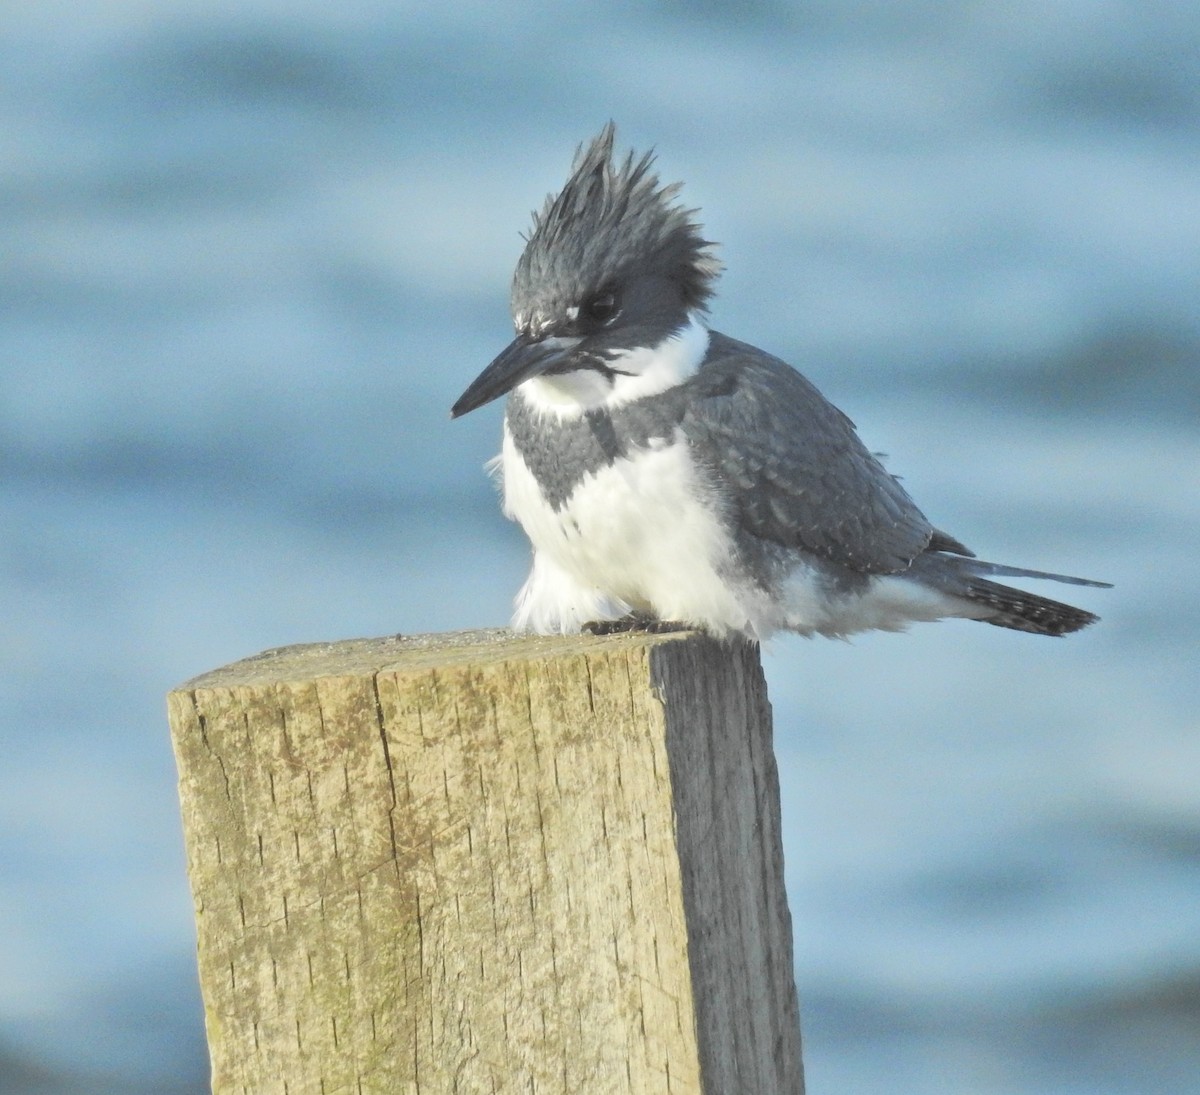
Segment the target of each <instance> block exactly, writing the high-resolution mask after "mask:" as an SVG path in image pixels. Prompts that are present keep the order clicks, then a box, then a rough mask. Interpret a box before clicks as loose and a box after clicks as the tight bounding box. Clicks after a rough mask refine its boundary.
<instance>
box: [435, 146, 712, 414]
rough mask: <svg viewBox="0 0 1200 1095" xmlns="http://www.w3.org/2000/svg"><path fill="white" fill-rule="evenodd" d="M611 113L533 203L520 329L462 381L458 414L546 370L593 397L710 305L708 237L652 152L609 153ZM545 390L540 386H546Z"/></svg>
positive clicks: (552, 390)
mask: <svg viewBox="0 0 1200 1095" xmlns="http://www.w3.org/2000/svg"><path fill="white" fill-rule="evenodd" d="M614 135H615V130H614V127H613V124H612V123H611V122H610V123H609V124H608V125H606V126H605V127H604V129H602V130H601V131H600V133H599V135H598V136H597V137H596V138H595V139H594V140H593V141H592V142H591V144H589V145H588V146H587V147H586V148H582V147H581V148H580V150H579V151H578V152H577V153H576V155H575V162H574V165H573V167H572V171H571V177H570V178H569V179H568V180H567V182H566V185H565V186H564V187H563V188H562V190H561V191H560V192H559V193H558V194H557V195H554V196H551V197H549V198H547V200H546V204H545V205H544V206H543V207H542V210H541V212H538V213H534V215H533V229H532V231H531V232H530V234H529V236H528V238H527V240H526V243H525V250H524V253H523V254H522V255H521V258H520V260H519V261H518V263H517V269H516V272H515V274H514V275H513V285H512V312H513V321H514V323H515V325H516V332H517V336H516V338H515V339H514V340H513V342H512V343H511V344H510V345H509V346H508V348H507V349H505V350H504V351H503V353H501V354H500V356H499V357H497V358H496V359H495V361H493V362H492V363H491V364H490V365H489V366H488V367H487V368H486V369H485V370H484V371H483V372H482V373H481V374H480V375H479V377H478V378H477V379H476V380H475V381H474V382H473V383H472V384H471V386H470V387H469V388H468V389H467V390H466V391H465V392H464V393H463V395H462V397H461V398H460V399H459V400H458V402H457V403H455V405H454V408H453V410H452V411H451V415H452V416H453V417H455V418H457V417H458V416H459V415H463V414H466V413H467V412H468V411H472V410H474V409H475V408H477V407H481V406H483V405H484V404H485V403H488V402H490V401H491V400H493V399H496V398H498V397H499V396H501V395H504V394H505V393H506V392H509V391H511V390H512V389H513V388H515V387H517V386H518V385H520V384H523V383H524V382H526V381H528V380H532V379H534V378H542V380H543V384H542V387H544V388H546V389H547V393H548V394H549V396H550V398H551V399H555V398H558V397H559V396H561V398H562V399H563V400H564V401H565V402H567V403H573V404H577V405H579V406H583V407H586V406H587V405H588V404H589V403H593V404H600V403H603V402H604V401H605V398H606V396H607V395H609V394H611V392H612V390H613V388H614V385H615V384H616V383H617V382H618V380H619V378H620V377H622V376H624V377H629V376H631V375H634V374H635V372H636V370H638V369H639V368H641V367H642V365H641V363H642V361H643V359H644V358H646V356H647V355H638V354H637V353H635V351H638V350H641V349H644V348H651V347H656V346H659V345H660V344H662V343H663V342H664V340H666V339H669V338H671V337H672V336H673V335H674V334H675V333H676V332H679V331H681V330H683V329H684V328H685V327H687V325H688V324H689V320H690V319H691V317H693V316H694V315H695V314H697V313H702V312H704V311H705V310H706V306H707V303H708V299H709V297H710V296H711V295H712V291H713V282H714V281H715V280H716V277H717V275H718V274H719V273H720V269H721V267H720V263H719V262H718V261H717V259H716V258H715V256H714V254H713V244H712V243H710V242H709V241H708V240H705V239H704V238H703V237H702V236H701V234H700V226H699V225H698V224H697V223H696V222H695V221H694V220H693V219H692V218H693V215H694V213H695V210H691V209H685V208H683V207H681V206H680V205H679V204H677V202H676V200H675V199H676V197H677V196H678V193H679V189H680V187H679V184H678V183H675V184H672V185H669V186H660V185H659V182H658V178H657V176H656V175H654V173H653V172H652V170H651V168H652V167H653V163H654V159H653V155H652V154H650V153H647V154H646V155H644V156H642V157H640V158H637V159H635V158H634V155H633V153H629V154H628V155H627V156H626V157H625V159H624V160H623V161H622V162H617V161H615V160H614V158H613V138H614ZM547 393H543V394H547Z"/></svg>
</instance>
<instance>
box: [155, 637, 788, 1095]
mask: <svg viewBox="0 0 1200 1095" xmlns="http://www.w3.org/2000/svg"><path fill="white" fill-rule="evenodd" d="M169 706H170V718H171V728H172V734H173V738H174V745H175V751H176V757H177V761H178V765H179V786H180V798H181V802H182V810H183V822H184V831H185V836H186V842H187V853H188V872H189V875H190V878H191V883H192V890H193V894H194V897H195V904H196V922H197V927H198V936H199V947H198V950H199V965H200V981H201V987H202V989H203V995H204V1004H205V1015H206V1022H207V1027H208V1039H209V1047H210V1053H211V1057H212V1083H213V1091H214V1092H216V1093H218V1095H226V1093H237V1095H243V1093H247V1095H268V1093H279V1095H310V1093H311V1095H335V1093H350V1095H397V1093H401V1092H404V1093H413V1095H418V1093H419V1095H443V1093H445V1095H450V1093H462V1095H474V1093H477V1092H478V1093H488V1095H491V1093H499V1095H503V1093H509V1092H512V1093H521V1095H607V1093H614V1095H615V1093H622V1095H626V1093H629V1095H658V1093H660V1092H661V1093H667V1092H674V1093H679V1095H686V1093H704V1095H799V1093H801V1092H802V1091H803V1086H804V1085H803V1076H802V1071H801V1062H800V1026H799V1019H798V1013H797V1004H796V991H795V983H794V978H793V973H792V943H791V920H790V917H789V914H788V908H787V901H786V898H785V895H784V888H783V870H782V866H783V859H782V850H781V845H780V831H779V791H778V780H777V775H776V768H775V761H774V755H773V753H772V748H771V715H770V706H769V704H768V702H767V698H766V690H765V686H764V683H763V678H762V671H761V669H760V667H759V662H758V653H757V648H755V647H752V646H749V645H745V644H739V645H722V644H720V643H717V642H715V641H713V640H711V639H708V638H705V637H703V636H700V635H696V634H692V633H680V634H668V635H647V634H642V633H635V634H627V635H615V636H611V637H606V638H592V637H569V638H524V639H516V638H513V637H512V636H510V635H508V634H506V633H503V632H470V633H463V634H453V635H441V636H436V635H435V636H423V637H418V638H400V637H397V638H388V639H372V640H355V641H351V642H342V643H332V644H318V645H311V646H300V647H289V648H285V649H282V650H275V651H269V652H267V653H265V654H262V655H259V656H258V657H255V658H250V659H248V660H246V661H243V662H238V663H236V664H234V665H231V666H228V667H227V668H224V669H219V670H216V671H215V672H213V673H209V674H207V675H205V676H203V677H199V678H197V679H196V680H194V681H190V682H189V683H187V684H185V685H183V686H181V687H180V688H179V689H177V690H176V691H174V692H172V693H171V694H170V696H169Z"/></svg>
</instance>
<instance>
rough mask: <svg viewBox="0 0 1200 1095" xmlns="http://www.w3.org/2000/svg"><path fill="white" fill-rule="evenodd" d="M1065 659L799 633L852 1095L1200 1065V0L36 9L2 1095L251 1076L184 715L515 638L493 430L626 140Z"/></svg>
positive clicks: (5, 82) (5, 185) (0, 104)
mask: <svg viewBox="0 0 1200 1095" xmlns="http://www.w3.org/2000/svg"><path fill="white" fill-rule="evenodd" d="M610 117H611V118H614V119H616V121H617V123H618V125H619V129H620V133H619V136H620V139H621V141H622V143H623V144H625V145H629V144H632V145H634V146H635V147H637V148H639V149H643V148H646V147H648V146H650V145H655V146H657V147H658V149H659V153H660V166H661V169H662V172H663V174H664V176H665V177H666V178H668V179H676V178H682V179H685V180H686V181H687V190H686V192H685V198H686V199H687V201H688V203H689V204H692V205H698V206H700V207H701V209H702V210H703V214H704V216H703V220H704V222H705V224H706V226H707V230H708V234H709V236H710V238H713V239H716V240H719V241H721V242H722V244H723V252H722V254H723V257H724V259H725V261H726V263H727V264H728V273H727V274H726V275H725V277H724V279H723V282H722V284H721V286H720V288H721V295H720V297H719V299H718V301H717V304H716V307H715V310H714V316H713V325H714V326H715V327H716V328H717V329H719V330H723V331H725V332H726V333H728V334H731V335H733V336H735V337H739V338H744V339H747V340H749V341H753V342H755V343H757V344H759V345H761V346H763V347H765V348H767V349H770V350H772V351H774V352H776V353H778V354H781V355H782V356H784V357H786V358H787V359H789V360H790V361H792V362H793V363H795V364H796V365H797V366H798V367H800V368H801V369H802V370H803V371H805V372H806V373H807V374H808V375H809V376H810V377H811V378H812V379H814V380H815V381H816V382H817V384H818V385H819V386H820V387H821V388H822V389H823V390H824V391H825V392H826V393H827V394H828V395H829V396H830V397H831V398H833V399H834V400H835V402H837V403H839V404H840V405H841V406H842V407H843V408H844V409H846V410H847V412H848V413H850V414H851V416H852V417H854V418H855V419H856V421H857V422H858V425H859V428H860V430H861V432H862V434H863V435H864V437H865V438H866V440H867V442H868V443H869V444H870V445H871V446H872V447H873V448H875V449H877V450H881V451H884V452H887V453H888V454H889V456H890V466H891V467H892V469H893V470H894V471H897V472H899V473H900V474H902V475H903V476H904V479H905V483H906V485H907V486H908V487H909V489H910V490H911V491H912V492H913V493H914V495H915V496H916V498H917V500H918V501H919V502H920V503H921V505H922V507H923V508H924V509H925V510H926V512H927V513H928V514H929V515H930V516H931V517H932V519H933V520H934V521H935V522H937V523H938V524H939V525H941V526H942V527H944V528H946V529H948V530H949V531H950V532H952V533H953V534H955V535H956V536H958V537H960V538H962V539H963V540H964V541H965V542H966V543H967V544H969V545H971V546H972V547H974V548H975V549H976V550H977V551H979V552H980V553H981V554H983V555H984V556H985V557H987V558H992V559H998V560H1001V561H1005V562H1011V563H1017V564H1024V565H1029V566H1035V567H1045V568H1049V569H1055V570H1063V571H1067V572H1070V573H1076V574H1082V575H1086V576H1091V577H1096V578H1103V579H1108V580H1110V581H1113V582H1115V583H1116V588H1115V590H1113V591H1112V592H1101V591H1094V590H1065V591H1064V596H1067V597H1068V598H1069V599H1076V600H1077V601H1078V602H1079V603H1081V604H1084V605H1086V606H1087V607H1090V608H1092V609H1094V610H1096V611H1098V612H1100V613H1101V614H1102V615H1103V616H1104V622H1103V623H1102V624H1101V625H1100V626H1099V627H1096V628H1093V629H1091V630H1090V631H1088V632H1086V633H1084V634H1081V635H1078V636H1075V637H1073V638H1070V639H1067V640H1062V641H1057V640H1055V641H1052V640H1048V639H1038V638H1034V637H1030V636H1024V635H1019V634H1015V633H1011V632H1002V631H1000V630H998V629H994V628H988V627H982V626H979V625H976V624H971V623H964V622H954V623H947V624H941V625H938V626H936V627H932V626H925V627H920V628H918V629H916V630H914V631H913V632H912V633H910V634H908V635H905V636H868V637H864V638H861V639H858V640H856V641H855V642H854V643H852V644H843V643H833V642H824V641H812V642H809V641H804V640H800V639H795V638H788V639H781V640H777V641H776V642H774V643H773V644H772V645H771V647H770V649H769V650H768V651H767V654H766V660H767V671H768V678H769V682H770V687H771V691H772V698H773V702H774V706H775V712H776V743H777V749H778V754H779V760H780V767H781V777H782V781H783V793H784V800H785V801H784V810H785V818H784V820H785V842H786V853H787V868H788V878H789V892H790V897H791V903H792V912H793V917H794V921H795V933H796V945H797V978H798V983H799V988H800V994H801V1000H802V1009H803V1024H804V1032H805V1039H806V1045H805V1052H806V1063H807V1070H808V1075H809V1090H810V1095H833V1093H838V1095H843V1093H853V1095H874V1093H880V1095H882V1093H885V1092H886V1093H887V1095H918V1093H920V1095H929V1093H951V1095H963V1093H970V1095H1000V1093H1004V1095H1073V1093H1079V1095H1085V1093H1086V1095H1118V1093H1120V1095H1124V1093H1130V1095H1134V1093H1137V1095H1144V1093H1149V1092H1153V1093H1156V1095H1174V1093H1184V1092H1191V1093H1194V1092H1198V1091H1200V1079H1198V1077H1200V870H1198V868H1200V725H1198V722H1200V718H1198V715H1197V699H1198V692H1200V670H1198V668H1197V664H1198V660H1200V657H1198V655H1200V624H1198V622H1197V621H1198V614H1197V608H1198V607H1200V606H1198V603H1197V601H1198V599H1197V595H1196V583H1195V578H1194V573H1195V563H1194V558H1195V553H1196V545H1197V543H1198V542H1200V498H1198V494H1200V490H1198V486H1200V431H1198V430H1197V415H1198V414H1200V379H1198V373H1197V365H1198V364H1200V316H1198V310H1197V300H1198V297H1200V188H1198V183H1200V9H1197V8H1196V7H1195V6H1194V5H1185V4H1170V3H1164V2H1160V0H1075V2H1071V0H1061V2H1052V3H1049V4H1039V3H1031V2H1027V0H1016V2H1013V3H1005V4H982V3H946V2H936V0H898V2H897V0H892V2H886V0H815V2H812V3H806V4H794V5H793V4H787V3H784V2H782V0H781V2H771V0H757V2H755V0H743V2H741V3H738V4H728V5H725V4H719V3H713V2H708V3H696V4H685V3H680V2H674V3H658V4H655V3H649V2H639V0H618V2H616V3H613V4H609V5H605V6H599V5H589V4H582V3H549V2H543V3H537V2H521V3H503V2H499V3H482V2H478V0H468V2H465V3H459V4H454V5H447V4H441V3H417V2H413V3H406V2H403V0H400V2H393V3H386V4H385V3H378V2H375V0H343V2H341V3H339V4H336V5H331V4H326V3H323V2H322V3H317V2H315V0H289V2H287V3H283V2H276V0H238V2H237V3H231V2H228V0H208V2H205V3H200V2H199V0H179V2H173V3H172V2H169V0H158V2H149V0H105V2H98V3H92V4H68V3H64V2H62V0H39V2H38V3H37V4H16V3H5V4H3V6H2V7H0V225H2V233H0V312H2V320H0V469H2V471H0V507H2V513H3V537H2V539H0V607H2V613H0V758H2V759H0V1091H3V1092H5V1093H10V1095H34V1093H38V1095H48V1093H56V1095H57V1093H62V1095H66V1093H68V1092H78V1093H85V1092H86V1093H88V1095H107V1093H113V1095H116V1093H121V1095H139V1093H145V1095H149V1093H152V1092H153V1093H161V1095H184V1093H187V1095H193V1093H199V1092H201V1091H204V1090H206V1076H207V1065H206V1055H205V1049H204V1041H203V1030H202V1017H201V1010H200V1005H199V997H198V991H197V988H196V983H195V972H194V963H193V947H194V941H193V938H194V937H193V924H192V907H191V901H190V897H189V894H188V890H187V883H186V878H185V874H184V864H183V854H182V840H181V836H180V832H179V822H178V813H177V806H176V799H175V787H174V779H175V774H174V766H173V761H172V757H171V754H170V747H169V741H168V734H167V725H166V717H165V713H164V704H163V694H164V692H165V691H166V690H167V689H168V688H169V687H171V686H173V685H175V684H178V683H180V682H181V681H183V680H184V679H186V678H188V677H190V676H193V675H195V674H196V673H199V672H201V671H203V670H207V669H210V668H213V667H215V666H217V665H220V664H223V663H226V662H228V661H231V660H234V659H236V658H238V657H241V656H244V655H248V654H251V653H254V652H256V651H258V650H261V649H263V648H266V647H271V646H279V645H283V644H287V643H293V642H303V641H316V640H325V639H335V638H343V637H350V636H360V635H375V634H385V633H389V632H395V631H404V632H418V631H425V630H447V629H452V628H460V627H474V626H485V625H486V626H492V625H496V624H499V623H502V622H505V621H506V620H507V616H508V611H509V601H510V598H511V596H512V594H513V593H514V592H515V591H516V589H517V587H518V586H519V584H520V582H521V581H522V579H523V575H524V570H525V568H526V566H527V561H528V555H527V549H526V547H525V544H524V542H523V540H522V537H521V535H520V533H519V531H518V530H516V529H515V528H513V527H511V526H509V525H507V523H506V522H504V521H503V519H502V518H501V516H500V514H499V512H498V508H497V505H496V500H495V497H494V494H493V491H492V488H491V486H490V485H489V484H488V483H487V482H486V480H485V478H484V475H483V473H482V471H481V465H482V463H483V461H484V460H485V459H486V458H487V457H488V456H490V455H491V454H492V452H493V451H494V449H495V448H496V445H497V439H498V436H499V428H500V427H499V417H500V412H499V408H498V407H493V408H489V409H487V410H485V411H482V412H480V413H477V414H474V415H471V416H470V417H468V418H467V419H465V420H463V421H461V422H456V423H453V424H451V423H450V422H449V421H448V418H447V409H448V407H449V406H450V403H451V402H452V401H453V399H454V398H455V397H456V396H457V395H458V394H459V392H460V391H461V390H462V388H463V387H464V386H465V384H466V383H467V382H468V381H469V380H470V379H471V378H472V377H474V376H475V374H476V373H477V372H478V371H479V370H480V369H481V368H482V366H483V365H484V364H486V363H487V362H488V361H489V360H490V359H491V357H492V356H493V355H494V354H495V353H496V352H497V351H498V350H499V349H500V348H501V347H502V346H504V345H505V344H506V342H507V341H508V338H509V337H510V330H511V328H510V322H509V318H508V315H507V287H508V279H509V276H510V272H511V268H512V265H513V263H514V262H515V260H516V257H517V254H518V252H519V248H520V239H519V237H518V232H519V231H522V230H524V229H525V228H526V227H527V224H528V213H529V211H530V210H531V209H532V208H533V207H534V206H536V205H539V204H540V202H541V200H542V198H543V196H544V195H545V194H546V193H547V192H548V191H550V190H552V189H555V188H556V187H557V186H558V185H559V184H560V183H561V182H562V180H563V179H564V178H565V174H566V171H567V168H568V164H569V161H570V156H571V153H572V151H573V149H574V147H575V145H576V144H577V143H578V142H580V141H582V140H584V139H586V138H588V137H589V136H591V135H592V134H593V133H594V132H595V131H596V130H597V129H598V128H599V127H600V125H602V124H603V123H604V122H605V121H606V120H607V119H608V118H610Z"/></svg>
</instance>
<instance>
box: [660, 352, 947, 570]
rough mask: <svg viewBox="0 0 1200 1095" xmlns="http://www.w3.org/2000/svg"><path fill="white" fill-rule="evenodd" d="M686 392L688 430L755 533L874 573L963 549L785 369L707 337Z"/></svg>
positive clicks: (843, 420)
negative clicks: (935, 552)
mask: <svg viewBox="0 0 1200 1095" xmlns="http://www.w3.org/2000/svg"><path fill="white" fill-rule="evenodd" d="M687 387H688V388H689V389H690V391H689V393H688V401H687V404H686V408H685V409H684V412H683V427H684V432H685V434H686V436H687V437H688V440H689V442H690V443H691V444H692V445H693V449H694V452H695V454H696V457H697V459H698V460H700V461H701V462H703V463H704V464H705V465H707V466H708V467H709V468H710V470H711V471H712V472H713V474H714V475H715V476H716V478H717V481H718V482H720V483H721V484H723V486H724V488H725V490H726V492H727V497H728V499H729V502H730V504H732V505H733V506H734V508H735V510H736V512H737V517H738V519H739V524H740V526H741V527H742V528H744V529H746V530H748V531H749V532H751V533H753V534H754V535H755V536H758V537H760V538H761V539H764V540H768V541H771V542H774V543H777V544H781V545H784V546H787V547H793V548H802V549H805V550H808V551H811V552H813V553H815V554H817V555H819V556H821V557H822V558H825V559H828V560H830V561H831V562H834V563H837V564H839V565H841V566H845V567H848V568H850V569H852V570H855V571H859V572H861V573H870V574H894V573H897V572H899V571H903V570H906V569H908V567H909V565H910V564H911V563H912V560H913V559H914V558H916V557H917V556H918V555H920V554H921V553H922V552H923V551H925V550H926V549H927V548H929V547H930V545H931V541H934V546H935V547H936V548H942V549H944V548H945V547H946V546H949V545H954V548H951V550H954V549H956V548H961V547H962V545H960V544H958V543H957V541H954V540H952V539H951V538H950V537H948V536H945V535H944V534H942V533H936V532H935V530H934V528H933V527H932V526H931V525H930V523H929V521H928V520H927V519H926V518H925V515H924V514H923V513H922V512H921V511H920V510H919V509H918V508H917V506H916V505H915V503H914V502H913V500H912V499H911V498H909V496H908V494H907V492H906V491H905V490H904V488H903V487H901V486H900V484H899V483H898V482H897V480H896V478H895V477H894V476H893V475H891V474H890V473H889V472H888V471H887V470H886V469H885V468H884V467H883V465H882V464H880V463H879V461H878V460H877V459H876V458H875V457H874V456H872V455H871V453H870V452H869V451H868V450H867V448H866V446H865V445H864V444H863V443H862V441H861V440H860V439H859V436H858V432H857V431H856V429H855V427H854V423H853V422H851V421H850V419H849V418H847V417H846V416H845V415H844V414H843V413H842V412H841V411H839V410H838V409H837V408H836V407H834V406H833V404H831V403H830V402H829V401H828V400H826V399H825V397H824V396H822V395H821V393H820V392H819V391H817V389H816V388H815V387H814V386H813V385H812V384H811V383H809V381H808V380H806V379H805V378H804V377H803V376H801V375H800V373H798V372H797V371H796V370H795V369H793V368H791V366H789V365H787V364H786V363H785V362H783V361H780V360H779V359H778V358H775V357H771V356H770V355H769V354H766V353H764V352H763V351H761V350H757V349H755V348H754V347H753V346H748V345H746V344H745V343H741V342H736V341H735V340H733V339H730V338H726V337H725V336H724V335H719V334H717V333H716V332H713V335H712V340H711V343H710V349H709V356H708V358H707V359H706V361H705V363H704V365H703V367H702V368H701V369H700V370H699V371H698V372H697V373H696V375H695V376H694V377H693V378H692V379H691V380H690V381H689V382H688V384H687ZM935 536H936V538H937V539H936V541H935ZM962 550H963V552H964V553H966V549H965V548H963V549H962Z"/></svg>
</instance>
